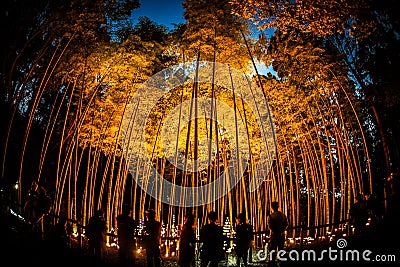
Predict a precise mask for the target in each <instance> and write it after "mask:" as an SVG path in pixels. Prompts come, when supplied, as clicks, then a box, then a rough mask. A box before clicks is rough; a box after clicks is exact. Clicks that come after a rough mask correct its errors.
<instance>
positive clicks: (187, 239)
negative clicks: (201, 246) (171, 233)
mask: <svg viewBox="0 0 400 267" xmlns="http://www.w3.org/2000/svg"><path fill="white" fill-rule="evenodd" d="M195 247H196V233H195V229H194V216H193V215H192V214H189V215H188V216H186V218H185V222H184V224H183V227H182V230H181V234H180V237H179V255H178V265H179V266H181V267H194V266H195Z"/></svg>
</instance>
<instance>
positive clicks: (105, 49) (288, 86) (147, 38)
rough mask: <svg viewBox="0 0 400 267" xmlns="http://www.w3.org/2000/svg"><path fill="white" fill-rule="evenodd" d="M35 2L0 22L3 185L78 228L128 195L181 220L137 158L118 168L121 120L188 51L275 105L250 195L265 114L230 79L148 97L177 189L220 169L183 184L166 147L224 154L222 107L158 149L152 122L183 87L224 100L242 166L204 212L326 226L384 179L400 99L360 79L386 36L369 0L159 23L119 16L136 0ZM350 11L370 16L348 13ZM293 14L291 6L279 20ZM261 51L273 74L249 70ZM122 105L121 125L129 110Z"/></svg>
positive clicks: (160, 162) (161, 158)
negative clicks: (264, 161)
mask: <svg viewBox="0 0 400 267" xmlns="http://www.w3.org/2000/svg"><path fill="white" fill-rule="evenodd" d="M17 2H18V1H17ZM21 2H25V1H21ZM45 2H46V1H43V3H41V2H40V3H37V5H38V6H37V8H36V9H31V10H30V11H25V12H27V14H22V15H24V16H23V17H21V14H20V12H23V11H21V10H19V8H18V7H16V6H13V5H12V4H10V3H8V4H7V5H8V6H7V7H6V10H8V12H9V13H8V14H9V15H8V16H7V17H6V18H7V19H8V20H9V21H10V22H12V21H14V22H15V24H14V25H15V27H16V28H18V27H20V28H18V29H20V30H21V29H22V30H21V31H14V32H12V31H11V30H10V29H8V28H7V27H4V26H3V28H4V29H3V30H2V31H3V34H6V33H5V31H10V32H8V33H7V34H10V35H9V36H10V38H9V40H8V41H6V42H4V46H3V53H2V54H3V55H2V63H3V64H2V71H1V76H2V84H1V91H2V93H1V106H2V114H3V117H4V118H5V120H3V121H4V122H2V138H3V142H2V147H1V150H2V153H1V156H2V157H1V165H0V166H1V168H0V169H1V184H2V185H4V186H6V187H9V188H11V189H10V190H11V191H13V194H14V195H13V198H14V200H15V201H16V202H17V203H19V204H22V203H23V202H24V199H25V197H26V194H27V190H28V189H29V187H30V184H31V182H32V181H34V180H35V181H39V182H41V183H43V184H44V185H45V187H46V188H47V190H48V192H49V193H50V194H51V196H52V199H53V206H52V212H53V213H54V214H57V215H63V216H67V217H68V218H71V219H74V220H77V221H78V222H79V223H80V224H82V225H85V224H86V223H87V221H88V218H89V217H90V216H91V215H92V214H93V212H94V211H95V210H97V209H103V210H104V211H105V214H106V218H107V224H108V227H109V229H112V228H113V227H115V223H116V222H115V219H116V215H117V214H119V213H120V211H121V208H122V204H123V203H125V202H129V203H130V204H131V207H132V210H133V214H134V215H135V217H136V218H143V215H144V211H145V210H146V209H148V208H154V209H155V210H157V211H158V214H157V216H158V217H159V218H160V219H161V220H162V221H163V223H164V224H168V225H172V224H173V223H174V222H173V220H175V221H176V222H178V223H180V222H181V221H182V219H183V216H184V215H185V213H186V212H187V209H186V208H184V207H182V206H181V207H180V206H173V205H165V204H164V203H162V202H161V201H157V200H156V199H154V198H151V197H150V196H149V195H148V194H147V193H146V190H144V189H143V188H141V187H140V186H139V185H138V184H137V183H136V179H135V178H136V177H135V176H136V175H139V173H141V172H143V170H141V169H140V164H138V165H137V166H136V167H137V169H136V170H135V171H132V170H130V168H129V164H127V159H126V158H125V157H124V151H123V138H122V136H123V134H124V133H123V130H124V129H123V126H124V125H123V120H124V116H125V115H126V110H127V108H128V107H129V105H130V104H131V102H130V101H131V99H132V97H133V96H134V95H135V93H136V92H137V90H139V88H140V87H141V86H142V85H143V83H144V82H145V81H146V80H148V79H149V78H150V77H152V76H153V75H154V74H156V73H159V72H160V71H161V70H164V69H168V68H170V67H171V66H177V65H179V64H182V63H190V62H198V61H207V62H218V63H222V64H225V65H227V66H230V67H231V68H233V69H235V70H237V71H240V72H241V73H243V74H244V75H245V76H246V77H248V79H249V81H251V82H252V83H254V84H256V85H257V86H258V88H260V90H261V92H262V96H263V99H262V101H264V102H263V103H264V104H265V105H268V107H269V108H270V112H271V114H272V115H271V116H272V118H273V126H271V127H272V128H273V130H274V140H275V142H274V159H273V161H272V163H271V168H270V169H269V170H268V172H266V173H265V177H264V180H263V181H262V183H261V186H260V187H259V188H258V189H257V190H254V191H251V190H249V180H251V177H252V175H254V172H255V166H257V160H258V157H259V155H260V153H261V152H260V151H259V147H260V146H259V143H260V142H261V139H260V132H261V131H262V130H261V129H262V127H263V125H260V124H258V123H257V113H256V111H255V110H251V109H250V108H249V106H248V105H247V103H245V102H244V101H241V99H242V98H241V97H240V95H239V94H238V93H237V92H236V93H235V91H234V90H235V86H232V87H231V88H222V87H218V86H213V85H212V84H210V83H208V84H207V83H199V84H197V85H196V86H198V91H197V92H196V95H195V94H194V93H193V84H184V85H183V86H179V87H176V88H173V89H172V90H170V91H169V92H168V94H166V95H165V96H164V97H163V98H161V99H160V101H158V102H157V104H156V105H155V106H154V107H153V109H152V111H151V116H149V118H148V121H147V122H146V123H147V124H146V125H147V126H146V136H147V139H146V149H147V151H146V153H147V155H149V157H151V161H152V163H153V164H154V166H155V168H156V170H157V171H158V172H159V173H160V175H162V176H163V177H164V179H167V180H169V181H170V182H171V183H173V184H180V185H183V184H185V185H189V186H198V185H200V184H204V183H208V182H210V181H211V180H212V179H213V178H212V177H215V176H216V175H218V171H220V166H219V165H218V167H216V166H214V167H213V168H214V169H213V170H210V169H208V171H205V172H203V173H199V174H196V175H193V173H192V175H191V176H190V177H192V178H193V177H195V178H196V179H195V180H193V179H192V180H188V179H186V178H185V173H184V172H182V171H179V170H177V169H176V168H174V166H173V165H172V164H171V163H170V162H169V161H168V159H167V158H166V155H165V150H164V149H165V146H168V145H171V146H172V147H178V148H179V149H180V151H182V152H183V153H184V154H185V155H186V157H192V158H193V157H194V158H196V157H197V156H196V155H195V156H193V154H190V153H193V151H195V150H196V148H195V147H196V145H194V144H196V142H198V141H199V140H202V139H205V138H211V140H213V142H214V143H215V144H216V145H217V144H219V145H220V147H219V148H218V153H217V154H218V156H215V157H216V158H215V162H218V164H221V165H223V164H227V161H229V157H230V156H229V154H230V153H231V152H232V149H231V148H230V145H232V144H231V143H230V142H229V141H227V142H225V141H224V139H223V137H222V135H218V134H219V133H220V132H221V129H222V128H223V118H222V117H218V118H217V117H216V119H215V120H212V119H201V118H199V119H196V120H193V121H191V123H193V122H195V126H193V125H192V126H189V125H188V124H186V125H181V126H179V127H180V128H179V133H176V134H177V136H176V139H174V143H170V144H162V139H161V135H160V134H161V133H160V130H159V128H160V127H161V126H162V124H163V123H164V122H165V118H166V117H167V115H168V113H170V112H172V111H173V109H174V108H175V107H176V106H178V105H180V104H182V103H183V102H185V101H190V100H192V99H194V98H199V99H200V98H202V97H204V98H207V97H209V98H210V97H211V98H216V99H218V100H219V101H221V102H223V103H225V104H226V105H227V106H229V107H230V108H231V109H233V110H234V112H235V113H236V114H237V117H238V120H240V121H241V122H242V123H243V124H244V125H245V130H246V131H247V133H248V136H249V140H248V142H249V143H248V148H249V153H250V154H251V157H250V160H249V165H248V168H247V169H246V172H245V175H244V176H243V177H242V178H241V180H240V181H239V183H237V184H236V185H235V187H234V188H233V189H232V190H231V191H229V192H228V193H227V194H226V195H224V196H223V197H221V198H219V199H218V200H216V201H214V202H212V203H209V204H206V205H202V206H195V207H192V211H193V212H194V213H195V215H196V216H197V217H199V218H201V220H204V216H202V215H203V214H205V212H206V211H209V210H211V209H214V210H216V211H217V212H218V213H219V215H220V218H226V217H227V218H229V220H230V221H233V220H234V216H235V215H236V214H238V213H239V212H241V211H246V214H247V216H248V219H249V220H250V221H251V222H252V223H253V224H254V226H255V229H256V230H257V231H264V230H266V216H267V215H268V213H269V207H270V203H271V201H274V200H278V201H279V202H280V203H281V206H282V209H283V211H284V212H285V213H287V214H288V216H289V221H290V223H291V225H293V226H296V225H301V224H302V223H305V224H306V225H309V226H317V225H323V224H332V223H338V222H341V221H344V220H346V219H348V210H349V207H350V205H351V204H352V203H353V202H354V200H355V198H356V197H357V196H358V195H363V194H367V193H370V194H376V195H378V196H381V195H382V194H384V193H385V185H384V182H383V181H382V176H385V175H387V174H388V173H389V172H390V171H391V170H392V169H393V168H395V166H397V163H398V151H397V148H396V146H395V145H392V144H395V143H396V138H395V136H396V133H398V125H399V124H398V121H397V124H396V123H394V122H395V120H396V119H398V112H397V113H395V118H393V117H391V119H389V117H388V116H387V113H388V112H393V111H396V110H398V107H396V105H395V103H396V100H398V98H399V95H398V92H397V93H395V91H396V90H395V87H390V86H391V85H390V84H389V82H390V80H388V79H385V80H384V81H386V82H387V83H386V84H380V82H381V81H382V80H383V79H380V78H381V77H374V76H373V75H372V74H368V72H371V73H372V71H371V69H372V67H370V65H368V64H371V62H372V61H373V60H372V57H374V56H376V57H378V56H377V55H374V54H373V53H374V52H371V51H373V49H370V50H369V51H367V49H365V50H363V51H361V50H362V47H361V48H360V46H363V45H364V46H365V47H367V45H369V47H373V45H372V44H373V42H377V41H378V40H382V38H383V37H382V36H380V35H379V34H378V32H379V33H381V32H380V31H378V30H377V28H379V26H381V27H384V32H385V34H383V33H382V35H384V36H385V38H389V37H387V36H390V34H392V33H393V32H394V30H393V29H392V28H390V27H391V26H393V27H394V26H395V24H394V23H392V24H390V23H391V22H392V21H390V19H391V18H392V17H391V14H392V13H391V10H390V9H387V8H386V7H382V6H378V5H377V6H373V5H372V4H371V5H372V6H367V4H368V3H367V2H368V1H338V2H341V3H342V4H343V6H342V7H341V8H338V7H336V6H330V5H333V4H331V3H325V2H324V1H321V3H320V4H319V5H315V6H314V5H313V3H312V2H313V1H295V3H294V2H293V1H287V2H286V1H281V2H275V1H269V2H263V3H264V4H257V3H256V2H254V1H248V2H246V4H244V2H243V1H215V0H208V1H184V3H183V7H184V9H185V13H184V17H185V19H186V23H185V24H180V25H175V28H174V29H172V30H168V29H167V28H166V27H164V26H163V25H158V24H157V23H155V22H152V21H151V20H149V19H148V18H140V19H139V22H138V24H136V25H132V24H131V23H130V21H129V15H130V13H131V11H132V10H133V9H135V8H137V7H138V6H139V3H138V2H136V1H107V0H104V1H71V4H70V5H69V6H65V5H62V4H61V3H58V1H51V4H50V1H49V3H48V4H47V5H46V3H45ZM260 2H261V1H260ZM322 2H323V3H322ZM328 2H329V1H328ZM353 2H354V3H353ZM280 4H281V5H282V6H279V5H280ZM39 5H42V6H39ZM316 7H318V9H317V8H316ZM293 10H296V12H295V11H293ZM357 10H370V12H368V15H365V14H364V15H365V16H363V14H360V13H357V14H354V13H352V12H356V11H357ZM292 11H293V12H295V14H297V16H290V14H292V13H291V12H292ZM279 12H280V13H279ZM313 12H314V13H313ZM329 12H331V13H332V14H331V13H329ZM321 14H331V15H329V16H326V17H325V15H324V16H322V15H321ZM357 15H358V16H357ZM22 18H26V19H25V20H22ZM317 18H318V19H317ZM379 18H385V19H386V21H384V22H382V20H379ZM351 19H352V21H350V20H351ZM309 21H312V22H313V23H308V22H309ZM269 23H270V24H269ZM350 24H351V25H350ZM10 25H12V24H10ZM254 25H256V26H254ZM307 25H308V27H306V26H307ZM257 27H258V28H257ZM269 28H274V30H275V31H274V34H273V35H268V34H266V32H268V31H266V30H268V29H269ZM255 30H259V31H261V32H262V34H260V35H258V33H255V32H254V31H255ZM379 30H382V29H381V28H379ZM396 42H398V40H396ZM397 47H399V46H397ZM397 49H398V48H397ZM356 52H358V53H364V54H363V55H364V56H359V55H358V54H357V53H356ZM383 52H385V49H384V47H383V48H382V53H383ZM397 52H398V51H397ZM367 53H369V54H367ZM388 54H389V52H388ZM388 54H387V55H388ZM349 55H351V56H349ZM385 55H386V54H385ZM363 59H364V60H365V61H364V62H361V60H363ZM368 60H370V61H368ZM260 62H261V64H264V65H266V66H270V68H271V70H272V71H271V72H270V73H265V74H264V73H260V70H259V67H260V65H259V63H260ZM397 62H398V59H397ZM375 75H376V76H377V75H378V74H376V72H375ZM227 77H228V76H227ZM379 88H383V89H382V90H380V89H379ZM384 94H391V97H392V99H391V101H392V102H391V104H390V105H389V104H387V103H385V102H383V101H388V100H384V99H385V95H384ZM142 100H143V101H146V97H145V96H144V97H143V98H141V101H142ZM374 101H375V102H374ZM384 106H386V107H387V109H386V110H385V109H383V108H382V107H384ZM379 109H380V110H381V111H382V113H380V114H379V113H377V110H379ZM198 112H199V114H200V115H201V114H202V112H204V111H203V110H199V111H198ZM216 112H218V110H216ZM382 114H383V115H382ZM134 116H136V115H133V117H132V120H135V119H138V118H136V117H134ZM382 124H383V125H384V126H382ZM385 127H386V128H385ZM396 127H397V128H396ZM194 129H197V130H196V131H195V130H194ZM233 136H235V135H234V134H233ZM397 136H399V135H397ZM236 137H237V136H236ZM213 138H214V139H213ZM397 141H398V140H397ZM223 144H224V145H223ZM163 146H164V147H163ZM189 151H191V152H190V153H189ZM200 153H203V154H204V153H206V154H207V153H209V151H203V152H200ZM383 159H384V160H383ZM137 160H138V161H140V160H142V159H137ZM213 171H214V174H212V172H213ZM141 175H145V174H143V173H142V174H141ZM15 184H18V188H17V189H15V190H14V189H13V188H12V186H13V185H15ZM14 191H15V192H14ZM182 201H185V200H184V199H183V200H182ZM183 206H184V205H183ZM172 215H174V216H172ZM200 223H201V224H202V223H204V221H200ZM328 230H329V229H325V228H323V229H322V230H321V232H317V233H315V234H323V232H324V231H328ZM298 234H299V233H298V232H296V231H293V233H291V235H293V236H297V235H298Z"/></svg>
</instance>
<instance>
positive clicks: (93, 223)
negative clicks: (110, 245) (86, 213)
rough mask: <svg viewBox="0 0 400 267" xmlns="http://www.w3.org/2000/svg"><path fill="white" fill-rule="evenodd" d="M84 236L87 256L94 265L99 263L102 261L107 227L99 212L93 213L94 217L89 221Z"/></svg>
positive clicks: (101, 213)
mask: <svg viewBox="0 0 400 267" xmlns="http://www.w3.org/2000/svg"><path fill="white" fill-rule="evenodd" d="M85 234H86V236H87V238H88V245H89V254H90V255H91V256H92V257H93V259H94V260H95V262H96V263H100V262H101V261H102V260H104V256H105V253H106V241H107V240H106V234H107V225H106V221H105V219H104V217H103V212H102V211H101V210H97V211H95V213H94V215H93V216H92V217H91V218H90V219H89V223H88V224H87V226H86V231H85Z"/></svg>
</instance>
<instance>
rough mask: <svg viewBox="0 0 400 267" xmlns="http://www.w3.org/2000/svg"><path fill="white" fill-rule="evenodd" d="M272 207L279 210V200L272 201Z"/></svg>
mask: <svg viewBox="0 0 400 267" xmlns="http://www.w3.org/2000/svg"><path fill="white" fill-rule="evenodd" d="M271 208H272V209H273V211H277V210H278V209H279V203H278V201H272V203H271Z"/></svg>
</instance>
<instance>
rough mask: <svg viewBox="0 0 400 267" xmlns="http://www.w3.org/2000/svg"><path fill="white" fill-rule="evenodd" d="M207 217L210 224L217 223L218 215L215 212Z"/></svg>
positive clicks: (211, 212)
mask: <svg viewBox="0 0 400 267" xmlns="http://www.w3.org/2000/svg"><path fill="white" fill-rule="evenodd" d="M207 217H208V220H209V221H210V222H212V223H215V222H216V221H217V219H218V214H217V213H216V212H215V211H210V212H209V213H208V216H207Z"/></svg>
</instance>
